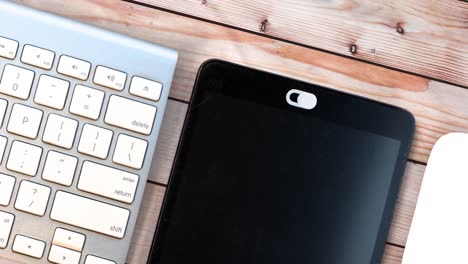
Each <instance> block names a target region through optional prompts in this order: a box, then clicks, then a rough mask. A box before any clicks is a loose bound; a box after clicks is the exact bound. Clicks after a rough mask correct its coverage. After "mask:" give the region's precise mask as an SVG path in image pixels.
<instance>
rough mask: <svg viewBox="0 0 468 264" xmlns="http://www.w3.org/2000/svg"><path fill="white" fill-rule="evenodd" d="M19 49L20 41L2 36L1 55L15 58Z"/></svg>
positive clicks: (0, 41) (0, 42) (0, 38)
mask: <svg viewBox="0 0 468 264" xmlns="http://www.w3.org/2000/svg"><path fill="white" fill-rule="evenodd" d="M17 51H18V42H16V41H14V40H11V39H7V38H3V37H0V57H4V58H7V59H11V60H12V59H14V58H15V57H16V52H17Z"/></svg>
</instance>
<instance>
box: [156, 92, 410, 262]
mask: <svg viewBox="0 0 468 264" xmlns="http://www.w3.org/2000/svg"><path fill="white" fill-rule="evenodd" d="M214 85H217V84H214ZM199 88H203V87H199ZM197 89H198V88H197ZM206 89H209V88H206ZM213 91H216V92H213ZM207 93H208V92H207ZM195 96H197V95H195ZM326 96H327V95H323V96H322V99H323V98H324V97H326ZM202 97H203V98H194V100H195V102H194V103H193V105H192V106H191V110H190V115H189V119H188V120H187V124H186V128H185V132H184V138H183V143H182V144H181V146H180V149H179V154H178V158H177V163H176V165H175V167H174V172H173V173H174V174H173V176H172V177H173V182H172V183H171V186H170V187H169V188H170V189H169V193H168V198H167V200H166V205H165V209H164V211H163V214H162V215H163V219H162V220H161V223H160V226H159V228H160V232H159V237H158V238H157V242H156V244H155V246H156V251H155V254H156V256H157V257H156V259H157V263H160V264H170V263H171V264H176V263H177V264H180V263H208V264H211V263H213V264H214V263H216V264H219V263H243V264H248V263H252V264H253V263H269V264H275V263H301V264H302V263H347V264H349V263H360V264H362V263H371V262H372V261H374V260H373V258H375V251H376V249H375V247H376V243H377V241H378V240H381V238H379V235H381V229H382V227H381V225H382V223H383V221H384V219H385V218H388V217H389V216H388V213H386V210H388V199H389V197H392V196H393V195H394V194H393V195H391V192H395V190H392V188H391V186H392V184H393V185H394V184H395V183H394V180H395V175H396V174H398V173H401V172H397V171H398V170H400V164H401V163H402V162H401V157H402V155H401V153H403V152H404V151H402V149H406V148H407V147H406V146H403V145H402V143H405V142H402V140H399V139H398V138H396V137H395V135H383V134H382V133H378V129H368V127H366V128H364V127H362V126H361V127H359V126H349V125H347V124H343V122H339V121H340V120H339V119H332V118H327V117H326V116H327V115H311V114H310V113H309V112H307V111H304V110H297V109H289V110H286V108H287V107H290V106H288V105H286V104H285V105H284V107H280V106H279V105H277V104H268V103H262V102H259V101H256V102H255V101H253V100H250V99H252V98H250V99H246V97H239V96H238V95H237V94H236V93H230V92H226V90H224V89H214V90H212V91H211V92H209V93H208V94H205V95H203V96H202ZM247 97H248V96H247ZM267 97H268V96H267ZM320 99H321V97H320V96H319V103H318V106H319V105H320V104H321V103H325V99H323V100H320ZM281 100H283V98H282V99H281ZM356 107H359V105H356ZM314 110H315V111H320V108H318V107H317V109H314ZM312 111H313V110H312ZM344 123H346V122H344ZM397 181H398V180H397ZM392 206H393V205H392ZM387 220H388V219H387Z"/></svg>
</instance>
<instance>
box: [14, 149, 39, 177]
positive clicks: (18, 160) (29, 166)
mask: <svg viewBox="0 0 468 264" xmlns="http://www.w3.org/2000/svg"><path fill="white" fill-rule="evenodd" d="M41 155H42V148H40V147H36V146H34V145H30V144H27V143H23V142H21V141H13V144H12V145H11V150H10V156H9V157H8V162H7V166H6V167H7V169H9V170H11V171H16V172H19V173H22V174H26V175H29V176H34V175H36V173H37V168H38V166H39V161H40V160H41Z"/></svg>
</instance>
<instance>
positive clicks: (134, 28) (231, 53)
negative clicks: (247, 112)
mask: <svg viewBox="0 0 468 264" xmlns="http://www.w3.org/2000/svg"><path fill="white" fill-rule="evenodd" d="M20 2H22V3H25V4H28V5H31V6H34V7H36V8H39V9H46V10H48V11H51V12H55V13H59V14H62V15H65V16H69V17H72V18H75V19H80V20H82V21H85V22H89V23H92V24H96V25H98V26H101V27H104V28H108V29H111V30H114V31H117V32H121V33H124V34H127V35H130V36H135V37H139V38H143V39H146V40H148V41H151V42H155V43H160V44H163V45H167V46H171V47H173V48H176V49H178V50H179V51H180V60H179V63H178V67H177V71H176V74H175V80H174V83H173V88H172V91H171V96H172V97H175V98H178V99H181V100H185V101H188V100H189V99H190V95H191V91H192V87H193V82H194V79H195V76H196V72H197V70H198V67H199V66H200V64H201V63H202V62H203V61H205V60H207V59H209V58H222V59H226V60H230V61H234V62H237V63H241V64H244V65H248V66H251V67H255V68H263V69H265V70H268V71H271V72H275V73H280V74H283V75H286V76H289V77H292V78H298V79H301V80H305V81H309V82H313V83H317V84H320V85H325V86H328V87H331V88H334V89H337V90H341V91H345V92H350V93H353V94H358V95H361V96H364V97H368V98H372V99H375V100H379V101H382V102H385V103H390V104H394V105H397V106H400V107H404V108H406V109H408V110H410V111H411V112H412V113H413V114H414V115H415V116H416V119H417V125H418V127H417V134H416V138H415V142H414V145H413V148H412V150H411V154H410V157H411V159H413V160H417V161H420V162H426V161H427V158H428V155H429V153H430V149H431V148H432V146H433V145H434V143H435V141H436V140H437V139H438V138H440V137H441V136H442V135H444V134H446V133H448V132H451V131H459V132H468V107H467V106H466V102H467V101H468V89H463V88H460V87H456V86H452V85H447V84H444V83H440V82H436V81H431V80H429V79H426V78H422V77H416V76H413V75H409V74H405V73H401V72H397V71H394V70H390V69H385V68H382V67H378V66H374V65H370V64H367V63H363V62H359V61H356V60H351V59H347V58H343V57H339V56H336V55H332V54H328V53H324V52H320V51H316V50H311V49H307V48H304V47H300V46H296V45H292V44H288V43H284V42H281V41H276V40H272V39H268V38H265V37H262V36H257V35H253V34H249V33H246V32H241V31H237V30H234V29H230V28H226V27H223V26H219V25H215V24H212V23H207V22H203V21H199V20H196V19H190V18H187V17H181V16H178V15H174V14H171V13H167V12H162V11H159V10H154V9H149V8H145V7H142V6H139V5H135V4H131V3H126V2H115V1H109V0H107V1H105V0H99V1H91V0H83V1H70V2H67V4H66V5H65V4H63V2H62V1H58V0H41V1H38V0H22V1H20ZM148 18H151V19H148Z"/></svg>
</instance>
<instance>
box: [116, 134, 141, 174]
mask: <svg viewBox="0 0 468 264" xmlns="http://www.w3.org/2000/svg"><path fill="white" fill-rule="evenodd" d="M147 146H148V142H146V141H145V140H142V139H139V138H134V137H131V136H127V135H124V134H121V135H119V138H118V139H117V145H116V146H115V151H114V157H113V159H112V160H113V161H114V162H115V163H117V164H120V165H124V166H127V167H130V168H134V169H137V170H139V169H141V167H142V166H143V161H144V159H145V154H146V148H147Z"/></svg>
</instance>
